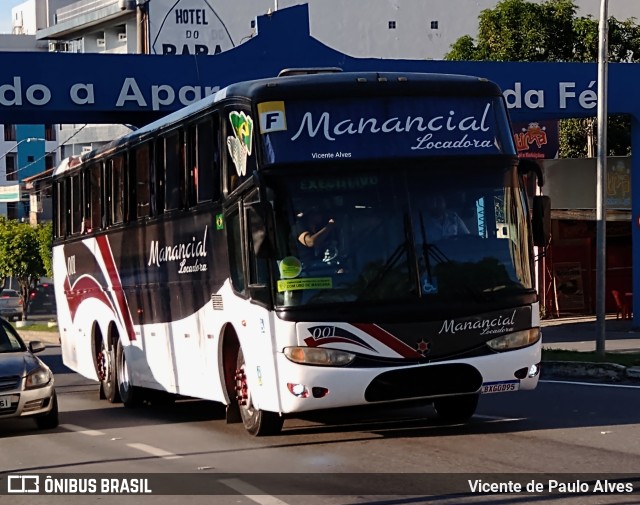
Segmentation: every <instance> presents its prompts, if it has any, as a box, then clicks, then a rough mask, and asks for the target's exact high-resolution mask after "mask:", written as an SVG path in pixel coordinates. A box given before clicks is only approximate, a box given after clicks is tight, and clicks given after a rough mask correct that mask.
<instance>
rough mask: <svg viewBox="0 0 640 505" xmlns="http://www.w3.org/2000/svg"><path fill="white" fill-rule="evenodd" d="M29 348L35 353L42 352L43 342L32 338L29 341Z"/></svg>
mask: <svg viewBox="0 0 640 505" xmlns="http://www.w3.org/2000/svg"><path fill="white" fill-rule="evenodd" d="M29 350H30V351H31V352H32V353H33V354H35V353H37V352H42V351H44V344H43V343H42V342H40V341H39V340H32V341H31V342H29Z"/></svg>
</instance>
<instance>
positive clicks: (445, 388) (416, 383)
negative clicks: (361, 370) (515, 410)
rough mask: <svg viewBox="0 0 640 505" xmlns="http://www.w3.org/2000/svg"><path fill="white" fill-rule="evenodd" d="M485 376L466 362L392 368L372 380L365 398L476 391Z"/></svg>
mask: <svg viewBox="0 0 640 505" xmlns="http://www.w3.org/2000/svg"><path fill="white" fill-rule="evenodd" d="M480 386H482V375H481V374H480V372H479V371H478V370H477V369H476V368H475V367H473V366H471V365H467V364H465V363H452V364H447V365H427V366H422V367H412V368H405V369H401V370H391V371H388V372H384V373H381V374H380V375H378V376H377V377H376V378H375V379H373V380H372V381H371V383H370V384H369V386H367V390H366V391H365V393H364V397H365V399H366V400H367V401H368V402H385V401H392V400H405V399H409V398H429V397H437V396H445V395H455V394H465V393H477V392H478V390H479V389H480Z"/></svg>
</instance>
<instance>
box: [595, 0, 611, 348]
mask: <svg viewBox="0 0 640 505" xmlns="http://www.w3.org/2000/svg"><path fill="white" fill-rule="evenodd" d="M608 3H609V0H601V4H600V24H599V36H598V161H597V165H596V167H597V169H596V178H597V181H596V241H597V245H596V320H597V331H596V354H597V355H598V357H600V358H604V355H605V341H606V312H605V301H606V299H605V295H606V278H607V85H608V75H607V74H608V66H607V59H608V52H609V51H608V45H609V44H608V40H607V39H608V29H609V15H608Z"/></svg>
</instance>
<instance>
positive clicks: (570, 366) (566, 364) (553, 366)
mask: <svg viewBox="0 0 640 505" xmlns="http://www.w3.org/2000/svg"><path fill="white" fill-rule="evenodd" d="M541 378H544V379H551V378H558V379H567V378H569V379H608V380H610V381H611V382H619V381H631V382H638V383H640V367H635V366H632V367H626V366H624V365H618V364H616V363H593V362H582V361H543V362H542V373H541Z"/></svg>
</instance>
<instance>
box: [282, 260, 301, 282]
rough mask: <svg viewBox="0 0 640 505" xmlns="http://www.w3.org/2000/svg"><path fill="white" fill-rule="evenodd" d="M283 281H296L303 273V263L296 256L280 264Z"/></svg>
mask: <svg viewBox="0 0 640 505" xmlns="http://www.w3.org/2000/svg"><path fill="white" fill-rule="evenodd" d="M278 268H279V270H280V278H281V279H295V278H296V277H298V275H300V273H302V263H300V260H299V259H298V258H296V257H295V256H287V257H286V258H282V261H281V262H280V263H279V264H278Z"/></svg>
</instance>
